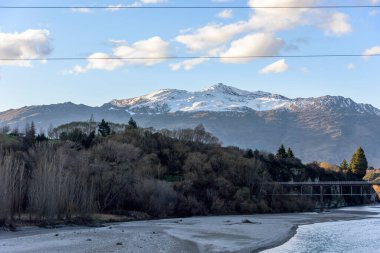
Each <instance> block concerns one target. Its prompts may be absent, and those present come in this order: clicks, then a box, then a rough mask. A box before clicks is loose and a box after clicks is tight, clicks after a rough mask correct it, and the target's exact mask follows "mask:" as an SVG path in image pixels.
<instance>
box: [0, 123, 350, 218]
mask: <svg viewBox="0 0 380 253" xmlns="http://www.w3.org/2000/svg"><path fill="white" fill-rule="evenodd" d="M50 133H51V136H50V139H49V138H47V137H45V135H43V134H39V135H36V131H35V129H34V125H33V124H32V125H31V126H28V127H27V129H26V132H25V133H18V132H15V131H10V132H8V133H3V134H0V147H1V148H0V220H1V221H2V222H6V221H9V220H14V219H17V218H18V217H22V214H29V216H28V217H30V218H31V219H33V220H57V219H63V220H70V219H72V218H73V217H78V216H81V217H88V216H91V214H93V213H114V214H125V215H128V214H130V213H131V212H136V211H137V212H141V213H144V214H145V215H148V217H149V216H150V217H173V216H191V215H211V214H237V213H258V212H289V211H303V210H309V209H311V208H313V207H314V203H313V202H312V201H310V200H307V199H302V198H298V197H297V198H292V197H279V196H278V197H273V196H272V195H270V193H273V191H280V189H277V188H276V186H275V185H274V186H268V185H263V184H262V183H263V182H272V181H290V180H295V181H304V180H345V179H346V177H347V175H346V174H344V173H339V172H334V171H331V170H324V169H322V168H320V167H319V166H318V165H317V164H308V165H304V164H302V163H301V161H300V160H299V159H297V158H294V157H293V153H292V152H290V151H291V150H290V149H289V150H288V151H287V152H288V153H286V154H289V156H287V155H283V156H279V155H274V154H271V153H265V152H260V151H258V150H250V149H247V150H243V149H240V148H237V147H222V146H221V145H220V142H219V140H218V139H217V138H216V137H214V136H213V135H212V134H210V133H208V132H206V131H205V129H204V127H203V126H202V125H199V126H197V127H196V128H195V129H183V130H175V131H169V130H160V131H155V130H153V129H143V128H138V127H137V124H136V122H135V121H133V120H132V119H131V120H130V121H129V124H127V125H118V124H110V123H108V122H105V121H103V122H102V123H100V124H99V123H95V122H91V121H90V122H84V123H80V122H79V123H72V124H68V125H65V126H61V127H59V128H56V129H51V131H50ZM284 154H285V153H284ZM296 155H297V154H296Z"/></svg>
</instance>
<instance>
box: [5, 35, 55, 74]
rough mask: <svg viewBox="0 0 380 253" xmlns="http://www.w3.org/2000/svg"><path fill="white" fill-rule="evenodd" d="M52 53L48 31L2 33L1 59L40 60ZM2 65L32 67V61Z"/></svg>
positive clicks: (7, 62)
mask: <svg viewBox="0 0 380 253" xmlns="http://www.w3.org/2000/svg"><path fill="white" fill-rule="evenodd" d="M51 52H52V45H51V41H50V39H49V31H48V30H33V29H28V30H26V31H24V32H21V33H0V58H3V59H40V58H42V59H43V58H46V57H47V56H48V55H49V54H50V53H51ZM1 65H11V66H20V67H29V66H31V62H30V61H0V66H1Z"/></svg>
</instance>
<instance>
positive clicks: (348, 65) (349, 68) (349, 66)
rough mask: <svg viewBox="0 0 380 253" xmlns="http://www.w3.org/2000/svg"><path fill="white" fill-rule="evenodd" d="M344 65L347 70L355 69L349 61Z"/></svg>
mask: <svg viewBox="0 0 380 253" xmlns="http://www.w3.org/2000/svg"><path fill="white" fill-rule="evenodd" d="M346 67H347V69H348V70H353V69H355V64H353V63H349V64H347V66H346Z"/></svg>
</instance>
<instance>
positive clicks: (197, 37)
mask: <svg viewBox="0 0 380 253" xmlns="http://www.w3.org/2000/svg"><path fill="white" fill-rule="evenodd" d="M246 29H247V23H246V22H237V23H233V24H229V25H217V24H209V25H206V26H204V27H202V28H199V29H197V30H196V31H194V32H193V33H192V34H183V35H179V36H177V37H176V38H175V40H176V41H177V42H179V43H182V44H184V45H185V46H186V47H187V48H188V49H189V50H191V51H206V50H211V49H213V48H215V47H218V46H220V45H224V44H225V43H226V42H228V41H229V40H231V39H232V38H233V37H234V36H236V35H238V34H240V33H242V32H244V31H246Z"/></svg>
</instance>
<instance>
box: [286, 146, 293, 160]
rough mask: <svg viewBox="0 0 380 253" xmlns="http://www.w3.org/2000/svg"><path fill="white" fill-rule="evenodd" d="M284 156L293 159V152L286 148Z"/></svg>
mask: <svg viewBox="0 0 380 253" xmlns="http://www.w3.org/2000/svg"><path fill="white" fill-rule="evenodd" d="M286 156H287V157H288V158H294V153H293V150H292V149H291V148H288V151H287V152H286Z"/></svg>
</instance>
